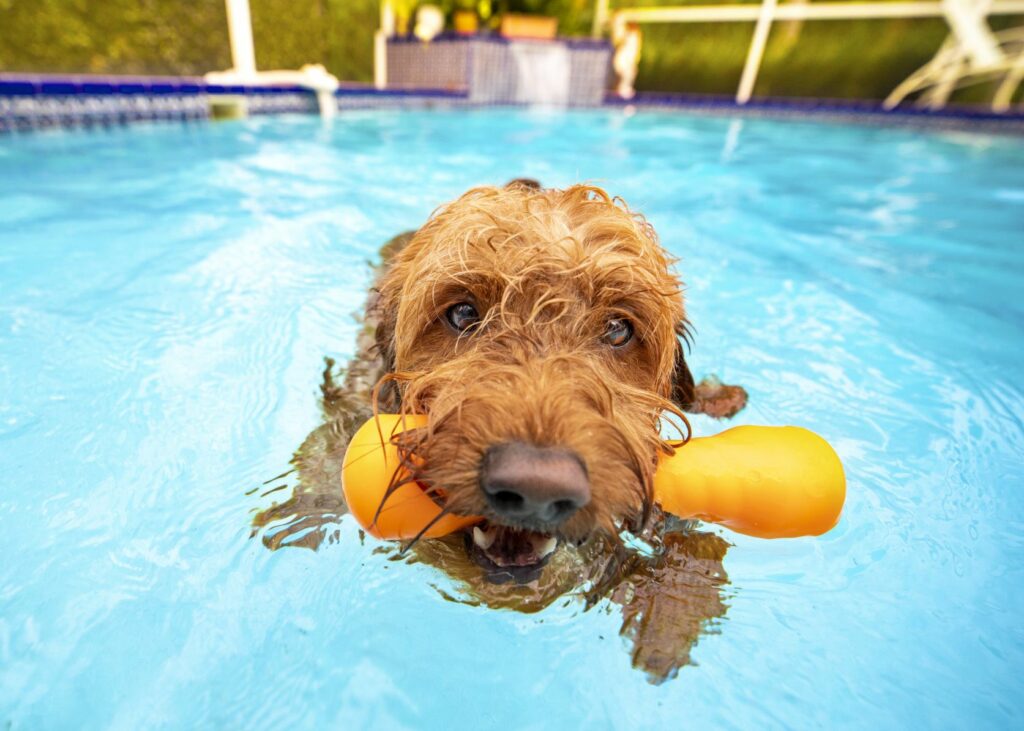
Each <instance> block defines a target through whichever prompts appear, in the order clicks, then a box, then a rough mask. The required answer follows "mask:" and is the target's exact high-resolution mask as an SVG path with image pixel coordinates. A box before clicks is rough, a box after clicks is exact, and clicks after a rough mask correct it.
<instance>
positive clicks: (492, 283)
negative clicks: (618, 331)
mask: <svg viewBox="0 0 1024 731" xmlns="http://www.w3.org/2000/svg"><path fill="white" fill-rule="evenodd" d="M672 263H673V262H672V260H671V259H670V258H669V257H668V256H667V254H666V253H665V252H664V250H663V249H662V248H661V247H660V246H659V245H658V241H657V237H656V235H655V233H654V230H653V228H652V227H651V226H650V224H649V223H647V221H646V220H645V219H644V218H643V217H642V216H641V215H639V214H637V213H635V212H632V211H630V210H629V209H628V208H627V207H626V205H625V204H624V203H623V202H622V201H621V200H617V199H614V200H613V199H612V198H611V197H610V196H609V195H608V194H607V193H605V192H604V191H603V190H601V189H600V188H596V187H593V186H586V185H576V186H572V187H570V188H567V189H564V190H555V189H539V188H537V187H533V186H527V185H522V184H514V185H509V186H506V187H504V188H497V187H481V188H476V189H473V190H471V191H469V192H467V193H466V194H464V195H463V196H462V197H460V198H459V199H457V200H456V201H454V202H452V203H451V204H449V205H447V206H444V207H442V208H441V209H439V210H438V211H437V212H436V213H435V214H434V216H433V217H432V218H431V219H430V221H428V222H427V224H426V225H424V226H423V227H422V228H421V229H420V230H419V231H417V232H416V233H415V235H413V236H412V237H411V239H409V240H408V241H407V242H406V243H405V245H404V247H402V248H401V250H400V251H397V253H395V254H394V257H393V259H392V261H391V264H390V267H389V268H388V270H387V271H386V272H385V273H384V275H383V277H382V278H381V280H380V282H379V296H378V297H377V298H376V301H375V302H374V306H373V313H372V314H373V317H374V319H375V321H376V323H377V324H376V342H377V346H378V351H379V355H380V357H381V358H382V361H383V367H384V369H385V370H387V371H388V372H389V374H388V375H387V376H386V377H385V379H384V381H383V383H382V388H381V390H380V391H379V394H378V396H379V403H378V404H377V405H378V407H379V408H380V409H381V410H388V411H390V410H401V411H402V412H404V413H413V412H415V413H426V414H428V415H429V417H430V423H429V426H428V427H427V429H426V432H425V433H412V434H407V435H406V436H405V437H404V446H405V448H406V450H407V451H410V452H415V454H416V456H417V458H418V459H417V462H418V463H419V464H421V465H422V467H421V468H420V470H419V472H418V474H417V477H418V478H419V479H420V480H421V481H423V482H424V483H426V484H428V485H437V486H443V489H444V492H445V494H446V496H447V498H446V507H447V509H448V510H450V511H451V512H454V513H458V514H474V515H484V516H487V517H488V518H490V519H491V520H492V521H493V522H496V523H499V524H501V523H502V519H501V517H500V516H497V515H494V514H493V512H492V511H491V510H490V509H489V508H488V505H487V503H486V501H485V500H484V497H483V495H482V492H481V490H480V487H479V470H480V464H481V461H482V459H483V456H484V454H485V452H486V451H487V450H488V448H490V447H492V446H493V445H496V444H500V443H503V442H526V443H530V444H535V445H538V446H551V447H559V448H566V449H569V450H571V451H572V452H573V453H575V454H577V455H578V456H579V457H580V459H581V460H582V461H583V463H584V464H585V466H586V469H587V471H588V474H589V476H590V481H591V494H592V499H591V501H590V503H589V504H588V505H587V506H586V507H585V508H584V509H582V510H580V511H579V512H578V513H576V514H575V515H574V516H573V517H572V518H571V519H570V520H569V521H568V522H566V523H565V524H563V525H562V526H560V527H559V529H558V534H559V535H560V536H561V537H563V538H565V539H567V540H569V541H573V542H578V541H581V540H583V539H585V538H586V537H588V536H590V535H591V534H593V533H602V534H604V535H606V536H615V535H617V534H618V533H619V531H620V530H621V529H622V528H623V527H624V526H625V527H632V528H633V529H637V528H639V527H640V526H642V524H643V523H644V522H645V520H646V517H647V515H648V514H649V512H650V508H651V500H652V495H651V485H652V477H653V473H654V469H655V466H656V464H657V459H658V455H659V453H660V452H661V451H663V450H665V449H667V447H666V446H665V444H664V442H663V441H662V440H661V438H660V437H659V425H660V421H661V419H662V415H663V414H664V413H665V412H670V413H674V414H675V415H676V416H677V417H678V420H679V423H680V424H684V425H686V420H685V416H683V414H682V413H681V409H682V408H690V409H692V408H693V407H694V406H699V404H698V399H697V395H696V390H695V386H694V382H693V377H692V376H691V375H690V371H689V369H688V367H687V364H686V361H685V358H684V355H683V344H682V342H681V341H680V336H682V337H683V338H684V339H687V338H688V335H689V328H688V324H687V321H686V312H685V309H684V304H683V296H682V287H681V284H680V282H679V280H678V279H677V277H676V276H675V274H674V273H673V272H672V269H671V266H672ZM463 302H468V303H470V304H472V305H473V306H474V307H475V309H476V310H477V311H478V312H479V314H480V317H481V320H480V322H479V324H478V325H476V326H475V327H473V328H472V329H471V330H469V331H466V332H461V333H460V332H458V331H456V330H454V329H453V328H452V327H451V326H450V325H449V324H448V322H447V321H446V317H445V313H446V311H447V310H448V309H449V308H450V307H452V306H453V305H456V304H458V303H463ZM613 318H625V319H627V320H628V321H630V322H631V323H632V324H633V327H634V328H635V337H634V338H633V339H632V340H631V341H630V342H629V343H628V344H627V345H625V346H623V347H620V348H613V347H611V346H609V345H608V344H607V343H606V342H604V341H603V340H602V336H603V334H604V333H605V329H606V327H607V324H608V322H609V320H611V319H613ZM744 397H745V393H744ZM734 405H736V404H734ZM738 406H739V407H740V408H741V407H742V404H739V405H738ZM686 428H687V430H688V425H686ZM685 436H688V435H684V438H685ZM504 524H507V521H505V523H504ZM513 527H514V526H513Z"/></svg>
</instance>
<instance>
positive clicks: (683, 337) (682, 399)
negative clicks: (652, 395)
mask: <svg viewBox="0 0 1024 731" xmlns="http://www.w3.org/2000/svg"><path fill="white" fill-rule="evenodd" d="M676 334H677V335H678V337H677V338H676V357H675V364H674V365H673V367H672V390H671V393H670V394H669V398H670V399H671V401H672V403H674V404H675V405H676V406H678V407H679V408H680V409H682V410H683V411H690V410H692V409H693V407H694V402H695V401H696V385H695V384H694V382H693V374H692V373H690V366H689V365H687V363H686V354H685V352H684V351H685V349H686V347H687V346H688V345H689V342H690V340H689V330H688V329H687V326H686V323H685V322H683V323H680V324H679V325H678V326H677V327H676Z"/></svg>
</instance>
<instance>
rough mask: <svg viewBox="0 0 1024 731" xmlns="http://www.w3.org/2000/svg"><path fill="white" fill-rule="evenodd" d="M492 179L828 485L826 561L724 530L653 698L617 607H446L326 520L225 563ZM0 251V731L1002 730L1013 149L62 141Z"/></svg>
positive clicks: (187, 136) (24, 193)
mask: <svg viewBox="0 0 1024 731" xmlns="http://www.w3.org/2000/svg"><path fill="white" fill-rule="evenodd" d="M516 176H531V177H535V178H537V179H539V180H541V181H542V182H543V183H544V184H546V185H551V186H560V185H566V184H569V183H572V182H576V181H579V180H590V181H594V182H596V183H598V184H601V185H603V186H605V187H607V188H608V189H609V190H611V191H612V192H614V193H616V194H619V195H622V196H623V197H625V198H626V200H628V201H629V202H630V203H631V204H632V205H633V206H634V207H636V208H638V209H640V210H642V211H644V212H645V213H646V214H647V215H648V216H649V218H650V219H651V221H652V222H653V223H654V225H655V226H656V228H657V230H658V231H659V233H660V235H661V237H662V240H663V243H664V244H665V245H666V246H667V247H668V248H669V249H670V250H671V251H672V252H674V253H675V254H676V255H678V256H679V257H681V264H680V270H681V272H682V274H683V277H684V279H685V280H686V282H687V283H688V296H689V307H690V313H691V317H692V320H693V322H694V324H695V326H696V329H697V338H696V347H695V349H694V352H693V357H692V359H691V364H692V367H693V369H694V371H695V375H697V376H698V377H700V376H701V375H704V374H708V373H716V374H718V375H719V376H721V377H722V378H723V379H725V380H727V381H730V382H737V383H741V384H743V385H745V386H746V387H747V389H748V390H749V391H750V394H751V402H750V406H749V407H748V408H747V410H746V411H744V412H743V413H742V414H741V415H740V417H738V418H737V419H736V421H735V423H767V424H772V423H794V424H800V425H803V426H807V427H809V428H812V429H815V430H816V431H818V432H820V433H821V434H823V435H824V436H826V437H827V438H828V439H829V440H830V441H831V442H832V443H833V444H834V445H835V446H836V448H837V450H838V451H839V453H840V454H841V456H842V457H843V459H844V462H845V465H846V469H847V472H848V477H849V487H850V489H849V499H848V503H847V508H846V512H845V515H844V518H843V520H842V522H841V523H840V525H839V526H838V527H837V528H836V529H835V530H833V531H832V532H831V533H830V534H828V535H827V536H825V537H823V538H818V539H798V540H781V541H761V540H758V539H754V538H747V537H744V536H739V535H734V534H729V533H727V532H725V531H720V530H719V531H716V532H718V533H721V534H722V535H724V536H725V537H726V538H727V539H728V540H729V541H730V542H731V543H732V544H734V545H733V546H732V547H731V548H730V549H729V552H728V554H727V556H726V557H725V561H724V565H725V569H726V570H727V572H728V576H729V583H728V584H726V585H725V586H723V587H722V589H721V591H722V602H723V603H724V605H725V607H726V611H725V613H724V615H723V616H720V617H717V618H714V619H712V620H709V621H708V623H707V625H706V627H705V630H706V631H705V632H704V633H703V635H702V636H701V637H700V639H699V641H698V642H697V644H696V645H695V647H693V649H692V660H693V664H690V665H688V666H686V667H683V668H682V669H681V670H680V671H679V674H678V676H677V677H676V678H674V679H672V680H669V681H667V682H665V683H663V684H661V685H654V684H651V683H649V682H647V679H646V678H645V675H644V674H643V673H641V672H639V671H637V670H634V669H633V668H631V666H630V656H629V652H628V646H627V643H626V641H625V640H623V639H621V638H620V637H619V636H618V632H619V626H620V624H621V617H620V616H619V613H618V612H617V611H616V609H615V608H614V607H612V606H611V605H610V604H608V603H602V604H600V605H599V606H598V607H596V608H594V609H592V610H590V611H586V612H584V611H583V606H582V603H581V601H579V600H576V599H573V600H569V601H566V602H557V603H555V604H553V605H552V606H550V607H548V608H547V609H545V610H543V611H542V612H539V613H536V614H522V613H518V612H513V611H497V610H491V609H486V608H483V607H473V606H468V605H465V604H458V603H453V602H451V601H448V600H446V596H447V595H450V594H452V593H453V592H457V591H458V587H454V586H452V585H451V583H452V582H451V580H450V579H448V578H447V577H446V576H445V575H444V574H442V573H440V572H438V571H437V570H436V569H433V568H431V567H429V566H427V565H424V564H422V563H413V564H404V563H398V562H395V561H394V560H393V558H394V557H393V556H392V555H388V554H386V553H380V552H374V550H373V548H374V547H373V545H372V544H371V543H369V542H367V543H366V544H365V545H364V544H361V543H360V541H359V538H358V535H357V531H356V528H355V527H354V525H353V524H352V522H351V520H350V519H348V518H344V519H342V520H341V521H340V525H339V534H338V538H337V540H336V541H333V542H326V543H325V544H324V545H322V546H321V548H320V550H319V551H316V552H314V551H310V550H304V549H301V548H288V549H284V550H278V551H269V550H267V549H266V548H265V547H264V544H263V542H262V541H261V540H259V536H256V537H251V536H250V533H251V520H252V517H253V511H254V510H256V509H257V508H258V507H260V506H265V504H266V499H265V498H260V495H259V488H260V486H261V484H262V483H263V482H264V481H267V480H268V479H270V478H272V477H274V476H275V475H278V474H280V473H282V472H283V471H285V470H286V469H287V467H288V463H289V460H290V458H291V455H292V453H293V451H294V450H295V449H296V448H297V447H298V446H299V445H300V444H301V443H302V441H303V439H304V438H305V437H306V435H307V434H308V433H309V432H310V431H311V430H313V429H314V428H316V427H317V425H318V424H319V423H320V414H319V411H318V402H317V386H318V385H319V382H320V371H321V370H322V368H323V363H322V359H323V357H324V356H325V355H327V356H333V357H335V358H338V359H339V360H343V359H344V358H345V357H346V356H348V355H350V354H351V353H352V351H353V349H354V339H355V336H356V332H357V330H358V328H359V324H358V322H357V321H356V320H355V318H354V317H353V313H355V312H357V311H358V310H359V309H360V307H361V305H362V301H363V298H364V295H365V288H366V286H367V285H368V283H369V281H370V276H371V272H370V268H369V267H368V266H367V264H366V262H367V261H368V260H370V259H372V258H373V257H374V256H375V255H376V251H377V249H378V247H379V246H380V245H381V243H382V242H384V241H386V240H387V239H389V238H390V237H391V236H393V235H394V234H396V233H398V232H400V231H403V230H406V229H409V228H414V227H416V226H417V225H418V224H419V223H421V222H422V221H423V219H424V218H425V216H427V214H428V213H429V212H430V211H431V209H432V208H433V207H434V206H435V205H437V204H438V203H440V202H443V201H445V200H447V199H450V198H452V197H454V196H455V195H457V194H459V193H460V192H462V191H463V190H464V189H465V188H467V187H469V186H471V185H474V184H478V183H496V182H503V181H505V180H507V179H509V178H511V177H516ZM0 222H2V229H0V231H2V233H0V242H2V243H0V464H2V467H3V472H2V473H3V486H2V489H0V528H2V530H0V550H2V554H3V556H4V560H3V561H2V562H0V727H2V728H12V729H23V728H24V729H28V728H33V729H35V728H118V729H119V728H124V729H137V728H153V727H168V728H193V727H195V728H204V727H222V728H270V727H281V726H288V727H296V728H312V727H320V728H322V727H335V728H356V727H370V726H372V727H374V728H400V727H408V728H447V727H449V726H452V727H458V728H474V729H476V728H496V727H500V728H506V727H507V728H549V727H550V728H577V727H588V728H613V727H614V728H666V727H672V728H676V727H692V728H708V727H714V728H764V727H850V728H901V727H904V728H905V727H911V726H912V727H916V726H919V725H920V726H930V727H937V728H943V727H944V728H963V727H971V728H1008V727H1013V726H1018V727H1019V726H1020V724H1021V723H1022V720H1024V693H1022V692H1021V691H1022V685H1021V679H1020V678H1021V675H1022V673H1024V625H1022V623H1021V621H1020V615H1021V612H1022V610H1024V395H1022V386H1021V383H1022V382H1024V347H1022V346H1024V304H1022V300H1021V298H1020V292H1021V291H1022V285H1024V240H1022V237H1024V142H1022V141H1021V140H1020V139H1013V138H998V137H987V136H982V135H974V134H967V133H929V134H925V133H921V132H916V131H913V130H891V129H884V128H871V127H855V126H840V125H818V124H811V123H798V122H785V123H783V122H772V121H763V120H750V119H747V120H742V121H741V120H736V119H728V118H710V117H707V118H704V117H688V116H680V115H675V114H657V113H640V114H637V115H635V116H631V117H627V116H624V115H623V114H622V113H620V112H597V111H595V112H580V113H572V114H553V113H552V114H548V113H540V112H537V113H532V112H528V111H508V110H496V111H459V112H445V111H435V112H407V113H395V112H372V111H369V112H353V113H348V114H346V115H344V116H343V117H341V118H339V119H337V120H335V121H334V123H333V124H324V123H322V122H321V121H320V120H318V119H313V118H308V117H298V116H296V117H278V118H268V119H260V120H253V121H248V122H232V123H223V124H211V125H201V126H176V125H170V124H168V125H141V126H137V127H134V128H130V129H113V130H105V131H97V132H91V133H86V132H54V133H46V134H38V135H32V136H23V137H4V138H0ZM694 426H695V430H696V432H697V433H698V434H707V433H712V432H714V431H717V430H719V429H721V428H722V425H721V424H717V423H715V422H712V421H710V420H707V419H705V418H698V419H695V420H694ZM254 491H256V492H255V493H254Z"/></svg>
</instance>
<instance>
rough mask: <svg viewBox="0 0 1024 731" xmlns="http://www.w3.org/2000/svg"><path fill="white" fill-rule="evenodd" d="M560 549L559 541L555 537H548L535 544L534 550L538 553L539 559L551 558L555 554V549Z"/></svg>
mask: <svg viewBox="0 0 1024 731" xmlns="http://www.w3.org/2000/svg"><path fill="white" fill-rule="evenodd" d="M557 547H558V539H557V538H555V537H554V536H548V537H547V538H546V539H544V540H543V541H540V542H538V543H534V544H533V550H534V551H535V552H536V553H537V556H538V557H539V558H544V557H545V556H550V555H551V554H552V553H554V552H555V548H557Z"/></svg>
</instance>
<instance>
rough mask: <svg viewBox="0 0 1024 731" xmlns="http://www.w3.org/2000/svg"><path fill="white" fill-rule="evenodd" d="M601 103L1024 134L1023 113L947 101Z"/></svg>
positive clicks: (659, 98) (671, 99) (680, 97)
mask: <svg viewBox="0 0 1024 731" xmlns="http://www.w3.org/2000/svg"><path fill="white" fill-rule="evenodd" d="M605 105H606V106H610V107H619V108H626V107H635V108H641V109H658V108H661V109H677V110H680V111H684V110H685V111H692V112H709V113H717V114H736V115H742V116H785V117H802V118H805V119H809V120H813V119H821V118H832V119H842V120H847V121H854V122H856V121H868V122H876V123H882V124H902V125H920V126H935V125H945V126H959V127H962V128H966V129H971V128H982V127H983V128H985V129H996V130H1001V131H1006V132H1012V133H1024V112H1021V111H1011V112H1006V113H999V112H993V111H991V110H989V109H984V108H975V107H957V106H948V107H945V108H943V109H921V108H917V107H897V108H896V109H885V108H884V107H882V105H881V103H880V102H878V101H874V100H859V99H849V100H846V99H806V98H780V97H760V98H754V99H751V100H750V101H749V102H747V103H746V104H737V103H736V100H735V99H733V98H732V97H726V96H713V95H699V94H668V93H657V92H640V93H638V94H637V95H636V96H635V97H634V98H633V99H629V100H625V99H621V98H619V97H618V96H614V95H608V96H607V97H606V98H605Z"/></svg>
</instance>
